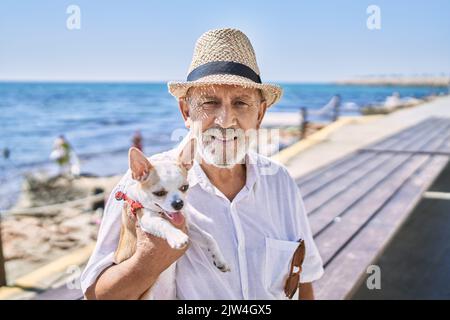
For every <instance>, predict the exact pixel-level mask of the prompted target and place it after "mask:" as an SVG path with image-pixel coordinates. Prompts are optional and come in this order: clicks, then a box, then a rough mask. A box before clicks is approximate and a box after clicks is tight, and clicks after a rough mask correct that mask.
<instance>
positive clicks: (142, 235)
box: [135, 217, 189, 274]
mask: <svg viewBox="0 0 450 320" xmlns="http://www.w3.org/2000/svg"><path fill="white" fill-rule="evenodd" d="M164 218H165V219H167V218H166V217H164ZM167 220H169V221H170V219H167ZM172 225H173V226H174V227H176V228H178V229H180V230H181V231H183V232H184V233H186V234H187V228H186V220H185V219H184V217H183V220H182V221H181V223H180V224H179V225H175V224H172ZM135 226H136V236H137V244H136V253H135V255H136V256H137V257H138V258H139V259H140V260H142V262H143V263H148V264H152V265H153V267H152V269H153V270H154V271H155V272H157V273H158V274H160V273H161V272H163V271H164V270H166V269H167V268H168V267H169V266H170V265H171V264H172V263H174V262H175V261H177V260H178V259H179V258H180V257H181V256H182V255H183V254H184V253H185V252H186V250H187V249H188V247H189V245H187V246H186V247H184V248H182V249H173V248H171V247H170V246H169V244H168V243H167V241H166V240H165V239H162V238H159V237H156V236H154V235H151V234H148V233H146V232H145V231H143V230H142V229H141V228H140V227H139V225H138V223H137V222H135Z"/></svg>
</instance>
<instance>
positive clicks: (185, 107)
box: [178, 97, 191, 128]
mask: <svg viewBox="0 0 450 320" xmlns="http://www.w3.org/2000/svg"><path fill="white" fill-rule="evenodd" d="M178 106H179V108H180V112H181V115H182V116H183V120H184V125H185V126H186V128H190V127H191V117H190V115H189V104H188V103H187V101H186V97H181V98H179V99H178Z"/></svg>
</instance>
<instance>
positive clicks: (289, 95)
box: [0, 82, 448, 212]
mask: <svg viewBox="0 0 450 320" xmlns="http://www.w3.org/2000/svg"><path fill="white" fill-rule="evenodd" d="M280 85H281V86H282V87H283V89H284V94H283V97H282V99H281V101H280V102H279V103H278V104H276V105H274V106H273V107H271V108H270V109H269V110H268V112H299V109H300V108H301V107H306V108H308V109H311V110H313V109H315V110H319V109H321V108H322V107H323V106H324V105H326V104H327V102H328V101H330V99H331V98H332V97H333V96H334V95H336V94H339V95H340V97H341V105H342V110H341V114H343V115H355V114H359V113H360V108H361V107H363V106H368V105H379V104H382V103H383V102H384V101H385V99H386V97H387V96H390V95H392V94H393V93H394V92H398V93H399V94H400V97H413V98H423V97H426V96H429V95H440V94H448V88H446V87H443V88H439V87H423V86H417V87H415V86H411V87H406V86H398V87H397V86H359V85H336V84H322V83H321V84H313V83H311V84H305V83H299V84H294V83H284V84H283V83H280ZM313 120H317V121H320V122H327V121H331V116H330V115H328V114H322V115H321V116H320V119H313ZM0 123H1V127H0V130H1V131H0V132H1V134H0V151H1V154H0V212H1V211H4V210H7V209H8V208H10V207H11V206H12V205H13V204H14V202H15V201H16V199H17V196H18V194H19V192H20V189H21V184H22V181H23V177H24V175H25V174H27V173H36V172H47V173H49V174H53V173H56V172H57V168H56V165H55V164H54V163H53V162H52V161H51V160H50V159H49V155H50V153H51V151H52V146H53V142H54V140H55V139H56V138H57V137H58V136H59V135H60V134H63V135H64V136H65V137H66V139H67V140H68V141H69V143H70V144H71V145H72V147H73V149H74V151H75V152H76V154H77V155H78V157H79V159H80V162H81V172H82V173H83V174H94V175H103V176H108V175H115V174H120V173H123V172H125V171H126V169H127V166H128V164H127V151H128V148H129V147H130V146H131V139H132V136H133V134H134V133H135V132H136V130H140V132H141V134H142V137H143V148H144V151H145V153H146V154H147V155H151V154H153V153H157V152H160V151H164V150H168V149H170V148H172V147H173V146H175V145H176V144H177V143H178V141H179V136H180V134H183V132H184V133H185V132H186V131H185V130H184V123H183V121H182V117H181V114H180V112H179V110H178V103H177V101H176V100H175V98H174V97H172V96H171V95H170V94H169V92H168V91H167V85H166V83H62V82H49V83H45V82H0ZM6 149H7V150H8V151H9V154H8V156H7V157H6V154H5V152H4V151H5V150H6Z"/></svg>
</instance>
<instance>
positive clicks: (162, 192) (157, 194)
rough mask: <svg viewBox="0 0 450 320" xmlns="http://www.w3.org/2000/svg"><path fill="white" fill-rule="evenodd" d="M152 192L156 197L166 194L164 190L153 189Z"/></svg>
mask: <svg viewBox="0 0 450 320" xmlns="http://www.w3.org/2000/svg"><path fill="white" fill-rule="evenodd" d="M153 194H154V195H155V196H157V197H164V196H165V195H166V194H167V191H166V190H160V191H155V192H153Z"/></svg>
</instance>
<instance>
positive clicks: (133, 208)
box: [116, 191, 144, 216]
mask: <svg viewBox="0 0 450 320" xmlns="http://www.w3.org/2000/svg"><path fill="white" fill-rule="evenodd" d="M116 200H117V201H120V200H124V201H126V202H128V204H129V205H130V208H131V213H132V214H133V215H134V216H136V211H137V210H139V209H143V208H144V206H143V205H142V204H141V203H140V202H138V201H135V200H133V199H130V198H128V196H127V195H126V194H125V193H123V192H122V191H117V192H116Z"/></svg>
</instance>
